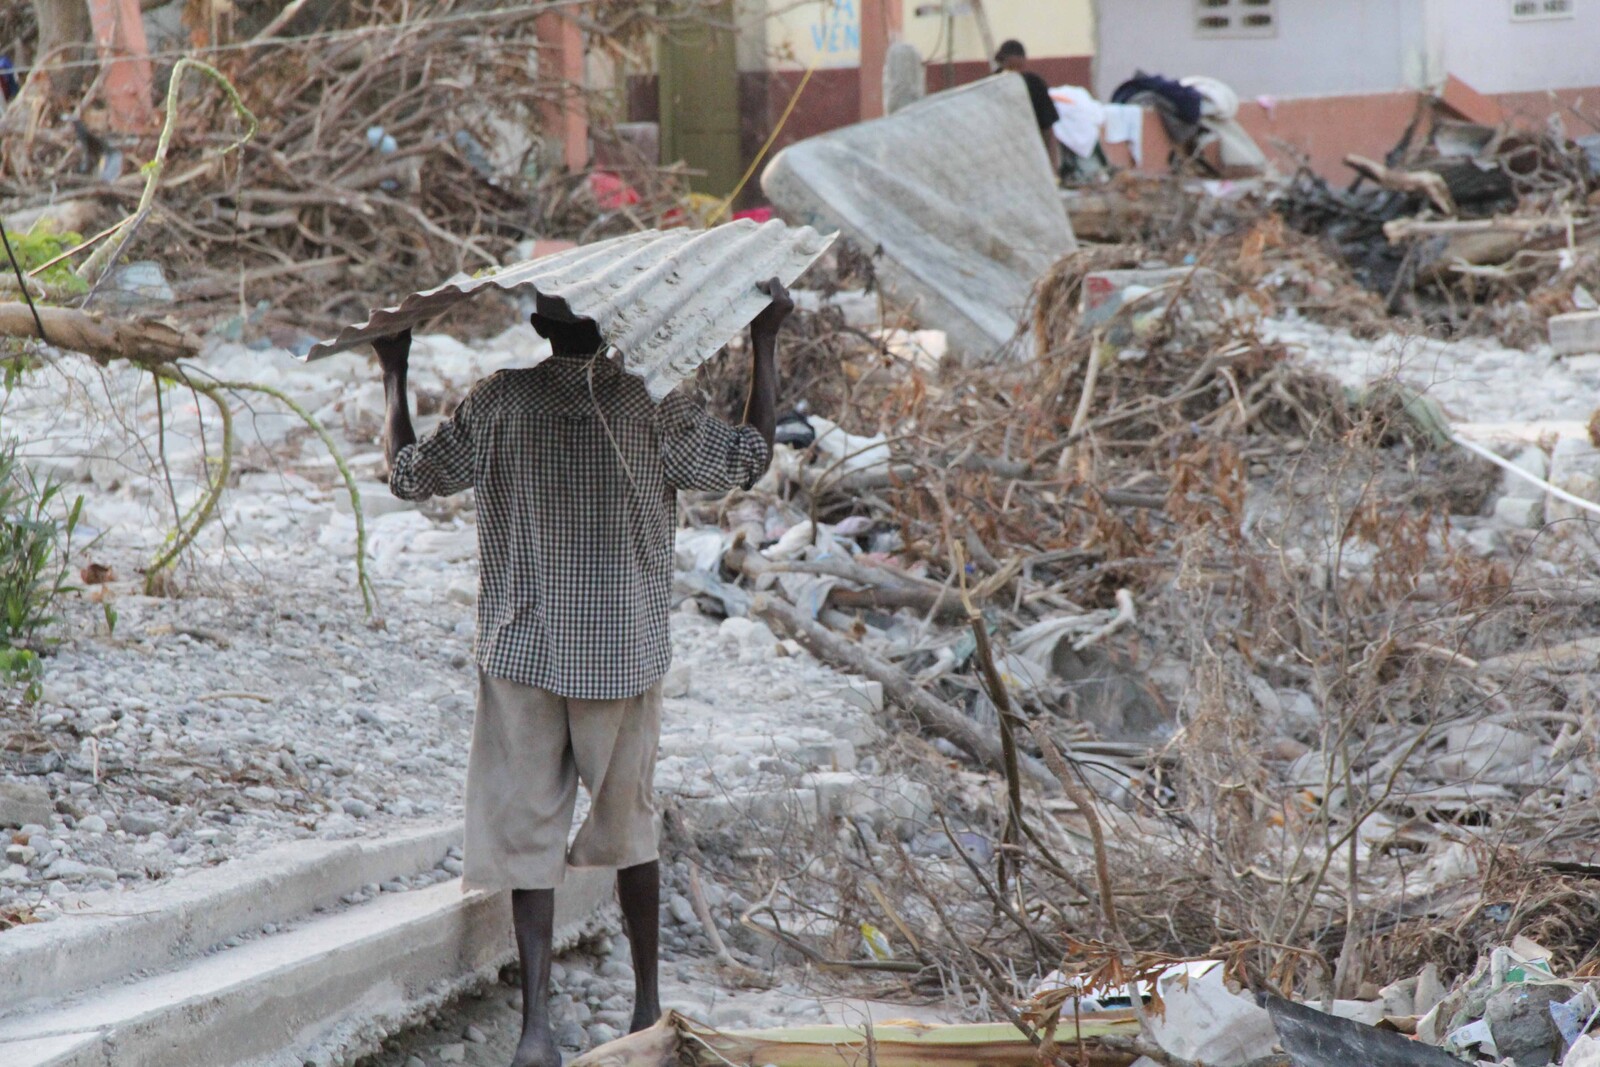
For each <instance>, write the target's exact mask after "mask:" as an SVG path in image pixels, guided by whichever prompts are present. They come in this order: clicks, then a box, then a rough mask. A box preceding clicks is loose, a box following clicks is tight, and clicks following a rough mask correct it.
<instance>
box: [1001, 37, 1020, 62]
mask: <svg viewBox="0 0 1600 1067" xmlns="http://www.w3.org/2000/svg"><path fill="white" fill-rule="evenodd" d="M1011 56H1016V57H1017V58H1018V59H1027V58H1028V50H1027V49H1025V48H1023V47H1022V42H1021V41H1019V40H1017V39H1016V38H1015V37H1013V38H1012V39H1011V40H1009V41H1006V42H1004V43H1003V44H1001V45H1000V50H999V51H998V52H996V53H995V54H994V61H995V62H996V63H998V62H1000V61H1001V60H1002V59H1009V58H1010V57H1011Z"/></svg>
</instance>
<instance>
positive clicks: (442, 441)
mask: <svg viewBox="0 0 1600 1067" xmlns="http://www.w3.org/2000/svg"><path fill="white" fill-rule="evenodd" d="M472 412H473V397H472V395H470V394H469V395H468V396H467V398H466V399H465V400H463V401H462V402H461V404H460V406H459V407H457V408H456V410H455V413H454V414H453V415H451V416H450V418H449V419H447V420H446V421H444V422H442V423H440V424H439V426H438V427H436V428H435V429H434V430H433V432H431V433H429V434H428V435H427V436H425V437H423V438H422V439H421V440H420V441H417V442H416V443H415V444H410V445H407V446H406V447H404V448H402V449H401V450H400V454H399V455H398V456H396V457H395V461H394V468H393V469H392V470H390V471H389V491H390V492H391V493H393V494H394V495H395V496H397V497H399V498H400V499H401V500H426V499H427V498H428V497H430V496H449V495H450V494H452V493H459V492H461V491H462V490H464V489H470V488H472V476H473V451H472Z"/></svg>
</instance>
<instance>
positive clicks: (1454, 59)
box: [1424, 0, 1600, 93]
mask: <svg viewBox="0 0 1600 1067" xmlns="http://www.w3.org/2000/svg"><path fill="white" fill-rule="evenodd" d="M1424 5H1425V9H1426V21H1427V31H1426V48H1427V67H1428V70H1429V72H1430V73H1432V74H1433V75H1434V77H1433V78H1430V81H1435V80H1438V79H1439V78H1442V77H1443V76H1444V74H1446V73H1449V74H1454V75H1455V76H1456V77H1458V78H1460V79H1461V80H1462V81H1464V82H1466V83H1467V84H1468V85H1470V86H1472V87H1473V88H1474V89H1476V90H1478V91H1479V92H1480V93H1523V92H1540V91H1543V90H1546V89H1570V88H1578V87H1583V86H1594V85H1600V64H1597V63H1596V59H1595V57H1596V56H1597V55H1600V6H1596V4H1594V3H1593V2H1592V0H1591V2H1583V0H1579V2H1578V3H1575V4H1573V15H1572V17H1571V18H1558V19H1538V20H1533V21H1527V22H1514V21H1512V18H1511V10H1510V9H1511V3H1510V0H1424Z"/></svg>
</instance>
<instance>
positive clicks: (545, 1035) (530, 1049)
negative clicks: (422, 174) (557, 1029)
mask: <svg viewBox="0 0 1600 1067" xmlns="http://www.w3.org/2000/svg"><path fill="white" fill-rule="evenodd" d="M511 1067H561V1050H560V1049H558V1048H556V1041H555V1038H553V1037H551V1036H550V1032H549V1031H548V1030H545V1031H531V1032H530V1031H524V1032H523V1035H522V1040H521V1041H520V1042H519V1043H518V1044H517V1051H516V1053H515V1054H513V1055H512V1057H511Z"/></svg>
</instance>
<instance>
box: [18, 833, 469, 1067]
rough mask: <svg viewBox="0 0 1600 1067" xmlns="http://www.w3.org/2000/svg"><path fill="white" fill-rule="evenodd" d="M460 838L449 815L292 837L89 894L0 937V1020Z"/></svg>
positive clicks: (397, 870) (349, 888)
mask: <svg viewBox="0 0 1600 1067" xmlns="http://www.w3.org/2000/svg"><path fill="white" fill-rule="evenodd" d="M460 843H461V824H460V823H456V822H450V823H436V824H431V825H427V826H423V827H419V828H417V829H414V830H405V831H401V832H399V833H395V834H391V835H388V836H386V837H381V838H373V839H369V840H357V841H297V842H292V843H290V844H286V845H279V846H276V847H274V848H270V849H267V850H266V851H264V852H259V853H257V854H255V855H253V856H249V857H246V858H244V859H240V860H235V861H233V862H231V863H225V864H223V865H221V866H219V867H213V868H210V869H209V870H204V871H199V872H197V873H195V874H192V875H189V876H188V877H185V878H179V879H175V880H173V881H171V882H167V883H165V884H163V885H159V886H156V887H154V888H152V889H146V890H141V891H137V892H115V893H102V894H95V895H93V896H91V897H89V898H87V899H86V901H85V906H84V907H83V908H81V909H77V910H74V911H73V912H71V913H70V914H69V915H66V916H63V917H62V918H60V919H57V920H56V921H54V922H49V923H39V924H35V925H28V926H21V927H18V928H16V929H14V930H11V931H9V932H8V933H7V934H6V936H5V937H0V1017H3V1016H5V1015H10V1014H15V1013H17V1012H19V1011H23V1010H27V1009H28V1008H29V1003H28V1002H30V1001H35V1000H45V1001H54V1000H58V999H59V998H61V997H64V996H66V995H68V994H71V993H76V992H79V991H81V990H84V989H88V988H91V987H93V986H98V985H102V984H104V983H106V982H110V981H113V980H116V979H119V978H124V977H126V976H128V975H131V974H135V973H138V972H140V971H148V970H168V969H170V968H172V967H174V966H177V965H178V964H180V963H182V962H183V961H184V960H185V959H188V958H190V957H193V956H197V955H199V954H200V953H202V952H205V951H206V950H207V949H210V948H212V947H213V946H215V945H219V944H221V943H222V942H224V941H226V940H228V939H229V938H230V937H235V936H237V935H240V934H246V933H252V932H255V931H258V930H260V929H261V928H262V927H263V926H266V925H268V924H269V923H272V924H280V925H281V924H283V923H287V922H289V921H291V920H293V919H298V918H300V917H302V916H305V915H310V914H311V913H312V912H313V911H315V910H316V909H318V908H331V907H335V906H338V905H339V903H340V898H341V897H343V896H345V895H346V894H348V893H351V892H354V891H355V890H357V889H359V888H361V887H362V886H363V885H368V884H371V883H373V882H383V881H385V880H387V879H391V878H396V877H400V876H409V875H414V874H417V873H419V872H422V871H426V870H429V869H431V868H433V867H435V866H437V865H438V863H439V862H440V861H441V860H442V859H444V857H445V853H446V852H447V851H448V850H449V849H450V848H452V847H454V846H457V845H459V844H460ZM0 1062H3V1061H0Z"/></svg>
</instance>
